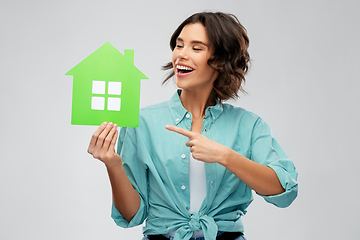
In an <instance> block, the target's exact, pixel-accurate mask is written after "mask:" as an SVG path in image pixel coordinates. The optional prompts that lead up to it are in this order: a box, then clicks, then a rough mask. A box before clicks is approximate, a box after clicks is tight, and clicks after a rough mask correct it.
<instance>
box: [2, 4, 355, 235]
mask: <svg viewBox="0 0 360 240" xmlns="http://www.w3.org/2000/svg"><path fill="white" fill-rule="evenodd" d="M359 7H360V3H359V2H358V1H340V0H339V1H320V0H315V1H309V0H302V1H285V0H282V1H281V0H278V1H265V0H263V1H242V0H237V1H213V0H203V1H188V0H183V1H165V0H164V1H109V0H103V1H95V0H90V1H68V0H65V1H49V0H48V1H39V0H37V1H1V3H0V29H1V38H0V68H1V71H0V79H1V88H0V90H1V94H0V106H1V109H0V113H1V118H0V119H1V120H0V121H1V125H0V133H1V144H0V146H1V150H0V154H1V155H0V156H1V157H0V158H1V161H0V239H4V240H5V239H6V240H7V239H37V240H41V239H87V240H90V239H140V238H141V227H136V228H133V229H121V228H119V227H117V226H116V225H115V224H114V223H113V221H112V219H111V218H110V206H111V192H110V185H109V182H108V178H107V174H106V171H105V168H104V166H103V164H102V163H101V162H99V161H97V160H94V159H92V157H91V156H90V155H88V154H87V152H86V149H87V145H88V143H89V139H90V137H91V135H92V133H93V132H94V131H95V129H96V127H86V126H71V125H70V117H71V116H70V113H71V94H72V77H71V76H65V75H64V74H65V73H66V72H67V71H68V70H69V69H71V68H72V67H73V66H75V65H76V64H77V63H78V62H80V61H81V60H82V59H84V58H85V57H86V56H88V55H89V54H90V53H91V52H93V51H94V50H96V49H97V48H98V47H100V46H101V45H102V44H104V43H105V42H107V41H109V42H110V43H112V44H113V45H114V46H115V47H116V48H117V49H119V50H120V51H121V52H123V50H124V49H135V65H136V66H137V67H138V68H139V69H140V70H141V71H142V72H143V73H145V74H146V75H147V76H148V77H149V78H150V79H149V80H143V81H142V88H141V106H142V107H144V106H147V105H150V104H154V103H158V102H161V101H165V100H167V99H169V98H170V97H171V96H172V95H173V93H174V91H175V89H176V88H175V86H174V84H173V83H169V84H167V85H166V86H162V85H161V81H162V80H163V79H164V75H165V73H164V72H162V71H161V69H160V67H161V66H162V65H163V64H165V63H167V62H168V61H169V60H170V56H171V51H170V49H169V47H168V42H169V39H170V36H171V34H172V32H173V31H174V30H175V28H176V27H177V26H178V25H179V24H180V23H181V22H182V21H183V20H184V19H185V18H186V17H188V16H189V15H191V14H193V13H194V12H198V11H203V10H212V11H224V12H231V13H234V14H235V15H236V16H238V18H239V19H240V21H241V22H242V24H243V25H244V26H245V27H246V28H247V30H248V34H249V36H250V41H251V47H250V54H251V58H252V60H253V61H252V68H251V70H250V72H249V75H248V77H247V83H246V85H245V89H246V90H247V91H248V92H249V94H248V95H247V96H244V95H242V96H241V98H240V99H239V100H237V101H236V102H234V101H232V103H233V104H235V105H237V106H242V107H244V108H246V109H248V110H250V111H253V112H255V113H257V114H258V115H260V116H262V117H263V118H264V119H265V120H266V121H267V122H268V124H269V125H270V126H271V128H272V130H273V133H274V136H275V137H276V138H277V140H278V141H279V142H280V144H281V145H282V147H283V148H284V149H285V151H286V152H287V154H288V155H289V157H290V158H291V159H292V160H293V161H294V163H295V165H296V167H297V169H298V171H299V196H298V198H297V199H296V200H295V202H294V203H293V204H292V205H291V206H290V207H289V208H286V209H278V208H276V207H274V206H272V205H270V204H267V203H265V201H264V200H263V199H261V198H260V197H257V196H256V197H255V200H254V202H253V204H252V205H251V206H250V207H249V209H248V210H249V212H248V214H247V215H246V216H245V218H244V222H245V229H246V232H245V233H246V236H247V238H248V239H249V240H253V239H269V240H270V239H274V240H275V239H276V240H280V239H284V240H285V239H294V240H296V239H360V233H359V230H358V225H359V224H358V220H357V218H356V217H357V216H358V215H359V213H360V211H359V204H358V199H359V193H358V191H359V182H360V177H359V175H358V172H359V146H358V145H359V139H358V136H359V134H360V127H359V122H360V119H359V107H358V105H359V100H360V94H359V87H360V84H359V82H358V80H359V66H358V65H359V63H360V61H359V53H360V52H359V46H358V44H359V42H360V34H359V22H360V15H359V14H358V12H359Z"/></svg>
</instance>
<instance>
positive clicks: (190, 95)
mask: <svg viewBox="0 0 360 240" xmlns="http://www.w3.org/2000/svg"><path fill="white" fill-rule="evenodd" d="M211 91H212V89H211V90H208V91H204V90H186V89H185V90H182V92H181V95H180V100H181V103H182V104H183V106H184V108H185V109H186V110H188V111H189V112H190V113H191V114H192V115H193V118H195V119H199V118H200V119H202V118H203V117H205V110H206V108H207V107H208V106H213V105H215V102H210V101H209V97H210V94H211Z"/></svg>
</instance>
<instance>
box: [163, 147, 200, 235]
mask: <svg viewBox="0 0 360 240" xmlns="http://www.w3.org/2000/svg"><path fill="white" fill-rule="evenodd" d="M189 184H190V209H189V213H193V212H199V210H200V207H201V205H202V203H203V201H204V199H205V197H206V174H205V163H204V162H203V161H198V160H196V159H195V158H193V156H192V153H190V162H189ZM165 236H167V237H174V236H175V231H174V232H171V233H168V234H167V235H165ZM192 237H195V238H196V237H204V233H203V231H202V230H200V231H196V232H194V233H193V236H192Z"/></svg>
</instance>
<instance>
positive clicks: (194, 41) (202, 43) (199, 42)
mask: <svg viewBox="0 0 360 240" xmlns="http://www.w3.org/2000/svg"><path fill="white" fill-rule="evenodd" d="M176 41H181V42H184V40H183V39H182V38H180V37H178V38H177V39H176ZM191 43H193V44H201V45H204V46H206V47H209V46H208V45H207V44H206V43H204V42H202V41H200V40H193V41H191Z"/></svg>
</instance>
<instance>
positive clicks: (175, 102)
mask: <svg viewBox="0 0 360 240" xmlns="http://www.w3.org/2000/svg"><path fill="white" fill-rule="evenodd" d="M180 94H181V89H178V90H177V91H176V93H175V94H174V95H173V96H172V98H171V99H170V102H169V104H170V112H171V115H172V117H173V120H174V122H175V124H176V125H178V124H179V123H180V122H181V121H182V120H183V119H184V118H185V116H186V114H188V113H189V112H188V111H187V110H186V109H185V108H184V106H183V105H182V103H181V100H180ZM223 110H224V109H223V105H222V104H220V101H219V99H217V100H216V105H215V106H210V107H208V108H207V109H206V112H205V117H210V119H211V121H212V122H215V121H216V120H217V119H218V118H219V117H220V115H221V114H222V112H223Z"/></svg>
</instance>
